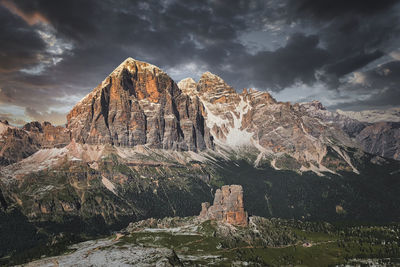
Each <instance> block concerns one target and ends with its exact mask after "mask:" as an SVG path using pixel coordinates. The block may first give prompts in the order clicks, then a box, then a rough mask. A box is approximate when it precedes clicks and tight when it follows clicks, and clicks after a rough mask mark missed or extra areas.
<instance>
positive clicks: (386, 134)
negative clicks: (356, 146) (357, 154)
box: [356, 122, 400, 160]
mask: <svg viewBox="0 0 400 267" xmlns="http://www.w3.org/2000/svg"><path fill="white" fill-rule="evenodd" d="M356 140H357V141H358V142H359V143H360V144H361V146H362V148H363V149H364V151H367V152H369V153H371V154H374V155H379V156H382V157H385V158H393V159H396V160H400V122H376V123H374V124H371V125H369V126H367V127H365V128H364V129H363V130H362V131H361V132H360V133H359V134H358V135H357V137H356Z"/></svg>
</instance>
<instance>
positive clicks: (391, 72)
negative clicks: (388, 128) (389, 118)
mask: <svg viewBox="0 0 400 267" xmlns="http://www.w3.org/2000/svg"><path fill="white" fill-rule="evenodd" d="M359 75H360V78H359V79H358V80H357V82H356V83H355V84H352V85H349V84H347V85H345V86H344V87H345V88H344V90H347V91H350V92H352V93H355V94H359V95H363V94H365V93H370V95H369V97H367V98H366V99H363V100H362V101H361V100H358V101H355V102H353V103H352V105H353V106H357V107H359V108H360V109H368V108H378V107H391V106H398V105H399V99H400V86H399V84H400V61H392V62H389V63H386V64H382V65H380V66H379V67H377V68H374V69H372V70H369V71H366V72H362V73H360V74H359ZM334 108H341V109H348V104H347V105H344V104H339V105H337V106H335V107H334Z"/></svg>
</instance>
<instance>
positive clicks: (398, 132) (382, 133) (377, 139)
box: [301, 101, 400, 160]
mask: <svg viewBox="0 0 400 267" xmlns="http://www.w3.org/2000/svg"><path fill="white" fill-rule="evenodd" d="M301 105H302V106H303V107H305V108H306V110H307V113H308V114H309V115H310V116H313V117H317V118H319V119H321V120H323V121H324V122H325V123H327V124H331V125H334V126H336V127H339V128H341V129H342V130H343V131H345V132H346V133H347V134H349V136H350V137H352V138H353V139H354V141H355V143H357V144H358V145H359V146H360V148H361V149H362V150H364V151H365V152H368V153H371V154H374V155H379V156H381V157H385V158H392V159H395V160H399V159H400V156H399V155H400V138H399V137H400V123H399V122H398V121H400V116H399V114H397V113H396V112H397V111H396V110H397V109H391V110H389V111H388V113H385V112H383V111H366V112H365V113H363V112H358V113H351V112H342V111H340V110H338V111H336V112H331V111H328V110H326V108H325V107H324V106H323V105H322V104H321V103H320V102H318V101H313V102H309V103H302V104H301ZM354 114H358V115H357V116H353V115H354ZM375 115H376V116H375ZM356 118H358V119H356ZM386 119H387V120H392V121H380V120H386ZM367 121H370V122H367ZM375 121H376V122H375Z"/></svg>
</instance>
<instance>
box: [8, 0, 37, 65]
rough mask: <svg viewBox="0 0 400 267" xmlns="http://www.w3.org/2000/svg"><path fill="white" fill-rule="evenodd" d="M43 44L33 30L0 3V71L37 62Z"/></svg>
mask: <svg viewBox="0 0 400 267" xmlns="http://www.w3.org/2000/svg"><path fill="white" fill-rule="evenodd" d="M44 49H45V44H44V42H43V40H42V39H40V37H39V36H38V34H37V33H36V32H35V30H34V29H33V28H32V27H30V26H29V25H26V23H25V22H24V21H23V19H21V18H20V17H18V16H17V15H14V14H12V13H11V12H10V11H9V10H8V9H6V8H5V7H3V6H1V5H0V72H10V71H15V70H19V69H20V68H23V67H26V66H27V65H31V64H35V63H37V62H38V60H39V59H38V58H37V55H38V54H39V53H40V52H41V51H43V50H44Z"/></svg>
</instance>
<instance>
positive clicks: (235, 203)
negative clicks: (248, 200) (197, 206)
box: [199, 185, 248, 226]
mask: <svg viewBox="0 0 400 267" xmlns="http://www.w3.org/2000/svg"><path fill="white" fill-rule="evenodd" d="M199 218H200V219H201V220H216V221H222V222H226V223H229V224H232V225H240V226H247V224H248V214H247V212H246V211H244V205H243V188H242V186H241V185H224V186H222V188H221V189H217V191H216V192H215V196H214V203H213V205H212V206H210V204H209V203H208V202H204V203H202V204H201V212H200V215H199Z"/></svg>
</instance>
